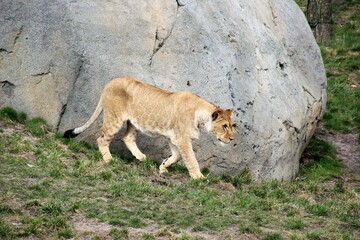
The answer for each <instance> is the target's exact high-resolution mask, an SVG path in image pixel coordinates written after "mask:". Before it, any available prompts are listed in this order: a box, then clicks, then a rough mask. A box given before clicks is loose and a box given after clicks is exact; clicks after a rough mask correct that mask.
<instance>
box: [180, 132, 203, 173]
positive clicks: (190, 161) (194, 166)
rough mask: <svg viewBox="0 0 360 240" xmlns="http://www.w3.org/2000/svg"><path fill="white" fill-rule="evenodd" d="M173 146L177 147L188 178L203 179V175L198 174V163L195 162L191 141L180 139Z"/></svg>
mask: <svg viewBox="0 0 360 240" xmlns="http://www.w3.org/2000/svg"><path fill="white" fill-rule="evenodd" d="M174 144H175V145H176V146H177V148H178V150H179V152H180V154H181V156H182V158H183V160H184V162H185V166H186V168H187V169H188V171H189V174H190V176H191V177H192V178H194V179H197V178H203V177H204V175H202V173H201V172H200V167H199V163H198V162H197V160H196V157H195V153H194V150H193V147H192V143H191V139H181V140H180V141H176V142H175V143H174Z"/></svg>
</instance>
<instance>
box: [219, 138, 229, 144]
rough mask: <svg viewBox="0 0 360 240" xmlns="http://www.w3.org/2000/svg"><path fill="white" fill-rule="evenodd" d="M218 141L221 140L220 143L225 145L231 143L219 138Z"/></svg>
mask: <svg viewBox="0 0 360 240" xmlns="http://www.w3.org/2000/svg"><path fill="white" fill-rule="evenodd" d="M218 140H219V142H220V143H223V144H229V143H230V140H226V141H225V140H222V139H220V138H218Z"/></svg>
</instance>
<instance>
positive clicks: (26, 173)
mask: <svg viewBox="0 0 360 240" xmlns="http://www.w3.org/2000/svg"><path fill="white" fill-rule="evenodd" d="M2 113H3V111H2V112H0V116H1V115H2V117H1V118H0V119H1V120H0V138H1V141H0V186H1V187H0V238H3V239H14V238H33V237H37V238H72V237H76V238H80V237H87V238H94V239H102V238H105V237H106V235H107V236H108V237H109V236H112V237H113V238H115V239H124V238H125V239H126V238H128V237H129V236H130V233H131V231H133V230H134V229H139V228H140V229H141V228H146V229H151V233H150V232H145V233H143V234H141V235H139V236H138V237H137V239H139V238H142V239H202V238H201V237H200V236H203V235H204V233H206V234H207V235H208V236H209V235H210V236H212V237H222V239H239V238H240V237H249V236H250V237H253V238H255V239H283V238H286V239H341V238H343V239H357V238H358V237H360V232H359V229H360V221H359V219H360V218H359V214H360V212H359V209H360V199H359V189H355V188H353V187H351V186H348V185H347V184H346V183H344V182H343V181H342V180H341V178H340V175H341V163H340V162H339V161H338V160H337V159H336V158H335V152H334V149H333V148H332V147H331V146H330V145H329V144H327V143H325V142H322V141H320V140H317V139H315V140H314V141H313V142H312V145H311V146H310V149H311V150H310V151H308V152H307V154H306V158H307V161H306V162H307V163H306V164H305V165H304V166H303V168H302V171H301V173H300V174H299V176H298V178H297V179H296V180H294V181H293V182H291V183H288V182H279V181H269V182H261V183H254V182H251V179H250V177H249V174H248V173H246V172H245V173H243V174H242V175H240V176H237V177H229V176H221V177H219V176H212V175H208V178H207V179H206V180H202V181H194V180H190V179H189V177H188V175H187V173H186V171H185V169H184V167H181V166H177V167H175V168H173V169H172V170H171V172H170V176H168V177H167V178H166V179H163V178H161V177H159V176H158V174H157V166H156V164H155V163H154V162H153V161H151V160H147V161H144V162H137V161H132V160H122V159H120V158H115V159H114V160H113V161H112V162H111V163H110V164H108V165H106V164H104V163H103V162H102V161H100V160H99V159H100V155H99V152H98V151H97V150H95V149H94V148H92V147H90V146H88V145H87V144H85V143H82V142H77V141H64V140H63V139H61V138H59V137H57V135H56V134H54V133H51V132H47V128H46V125H44V123H43V121H41V120H40V119H35V120H31V121H24V122H25V125H24V124H20V123H16V122H14V121H11V120H9V118H8V117H4V115H6V114H2ZM7 115H8V114H7ZM91 219H94V220H95V226H97V225H100V223H102V224H105V225H106V226H108V228H109V229H108V230H106V231H105V230H103V231H100V230H86V231H85V230H81V229H79V227H76V226H77V225H76V224H77V223H78V222H79V221H83V222H87V221H90V220H91ZM94 220H92V221H94ZM196 236H197V237H196ZM133 239H135V238H133Z"/></svg>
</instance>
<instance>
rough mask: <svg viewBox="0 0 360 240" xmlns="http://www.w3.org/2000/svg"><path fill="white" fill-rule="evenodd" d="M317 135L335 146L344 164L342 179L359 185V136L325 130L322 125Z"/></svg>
mask: <svg viewBox="0 0 360 240" xmlns="http://www.w3.org/2000/svg"><path fill="white" fill-rule="evenodd" d="M317 136H318V137H319V138H320V139H321V140H324V141H327V142H330V143H331V144H332V145H334V146H335V148H336V153H337V156H338V158H339V159H341V160H342V162H343V164H344V173H343V179H344V181H346V182H348V183H349V184H352V185H354V186H356V187H360V144H359V141H358V139H359V136H358V135H357V134H353V133H339V132H335V131H331V130H327V129H325V128H324V127H323V126H322V125H320V126H319V128H318V130H317Z"/></svg>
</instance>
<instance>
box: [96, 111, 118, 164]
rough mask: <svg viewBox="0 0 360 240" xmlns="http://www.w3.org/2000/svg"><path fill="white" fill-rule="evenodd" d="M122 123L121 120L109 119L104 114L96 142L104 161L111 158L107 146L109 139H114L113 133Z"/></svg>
mask: <svg viewBox="0 0 360 240" xmlns="http://www.w3.org/2000/svg"><path fill="white" fill-rule="evenodd" d="M122 125H123V122H122V121H115V120H114V119H109V118H106V116H104V123H103V127H102V133H101V136H100V137H99V138H98V139H97V144H98V147H99V151H100V153H101V155H102V157H103V159H104V161H105V162H109V161H110V160H111V159H112V156H111V153H110V149H109V146H110V143H111V141H112V140H113V139H114V136H115V134H116V133H117V132H118V131H119V130H120V129H121V127H122Z"/></svg>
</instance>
